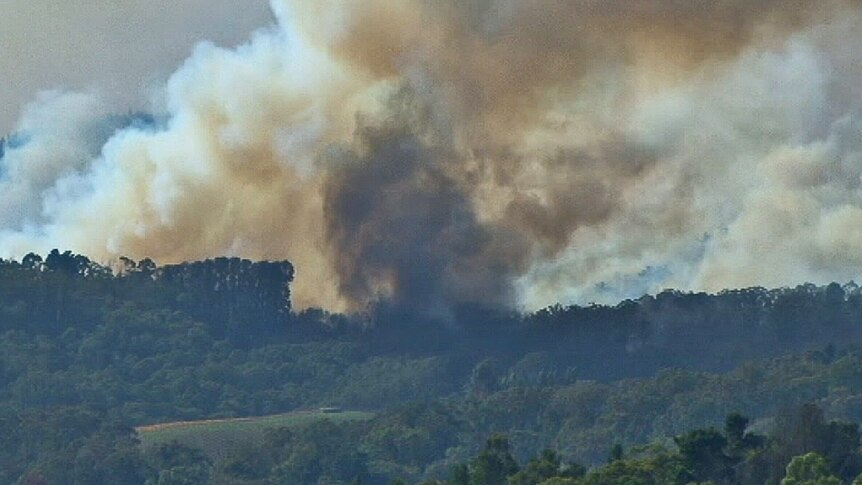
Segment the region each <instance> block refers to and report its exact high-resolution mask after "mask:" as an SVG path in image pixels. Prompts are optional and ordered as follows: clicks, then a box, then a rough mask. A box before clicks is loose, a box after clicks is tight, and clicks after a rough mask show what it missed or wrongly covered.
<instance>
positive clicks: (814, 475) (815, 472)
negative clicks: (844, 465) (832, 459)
mask: <svg viewBox="0 0 862 485" xmlns="http://www.w3.org/2000/svg"><path fill="white" fill-rule="evenodd" d="M841 483H842V482H841V479H840V478H838V477H836V476H835V475H832V474H831V473H830V472H829V465H828V464H827V463H826V459H825V458H823V456H822V455H820V454H818V453H814V452H812V453H807V454H805V455H800V456H796V457H794V458H793V459H792V460H790V464H789V465H787V474H786V475H785V477H784V479H783V480H781V485H841Z"/></svg>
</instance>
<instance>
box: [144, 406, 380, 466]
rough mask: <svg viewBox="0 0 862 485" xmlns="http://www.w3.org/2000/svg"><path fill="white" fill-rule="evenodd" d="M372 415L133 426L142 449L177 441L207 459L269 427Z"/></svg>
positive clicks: (283, 416)
mask: <svg viewBox="0 0 862 485" xmlns="http://www.w3.org/2000/svg"><path fill="white" fill-rule="evenodd" d="M373 416H374V413H370V412H364V411H342V412H339V413H323V412H320V411H297V412H293V413H286V414H273V415H270V416H259V417H252V418H231V419H210V420H202V421H177V422H172V423H161V424H153V425H148V426H140V427H138V428H136V429H137V431H138V434H139V436H140V439H141V446H143V447H144V448H149V447H152V446H156V445H159V444H161V443H170V442H171V441H177V442H178V443H181V444H183V445H186V446H191V447H194V448H199V449H201V450H202V451H203V452H204V453H206V454H207V456H209V457H210V458H211V459H213V460H219V459H221V458H223V457H224V456H225V455H226V454H227V453H230V451H231V450H233V449H236V448H238V447H241V446H244V445H246V444H248V443H253V442H255V441H258V440H260V439H261V438H262V437H263V433H264V431H265V430H267V429H270V428H291V427H298V426H303V425H307V424H310V423H313V422H315V421H320V420H324V419H326V420H330V421H332V422H334V423H339V422H346V421H357V420H367V419H371V418H372V417H373Z"/></svg>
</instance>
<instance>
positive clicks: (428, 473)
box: [0, 250, 862, 484]
mask: <svg viewBox="0 0 862 485" xmlns="http://www.w3.org/2000/svg"><path fill="white" fill-rule="evenodd" d="M293 274H294V273H293V267H292V266H291V264H290V263H289V262H286V261H282V262H251V261H247V260H242V259H237V258H218V259H213V260H209V261H203V262H197V263H184V264H179V265H171V266H158V265H156V264H155V263H154V262H152V261H149V260H143V261H138V262H136V261H132V260H128V259H120V260H118V261H117V262H116V264H112V265H101V264H97V263H95V262H93V261H91V260H89V259H88V258H86V257H84V256H81V255H77V254H73V253H71V252H60V251H56V250H55V251H52V252H51V253H49V254H48V255H46V256H45V257H41V256H38V255H35V254H31V255H28V256H27V257H25V258H23V259H22V260H21V261H0V436H4V441H3V446H2V447H0V483H14V482H16V481H20V480H24V478H26V477H35V478H33V480H36V479H37V478H38V476H44V477H46V478H45V479H46V480H47V483H64V484H65V483H138V482H134V481H118V480H119V479H118V478H116V475H112V473H115V472H113V471H110V470H108V469H104V470H103V471H102V472H99V473H103V475H100V476H103V478H98V477H95V478H94V477H90V478H87V479H84V478H80V479H79V478H75V480H78V481H77V482H76V481H75V480H72V479H71V478H69V477H70V476H69V475H64V473H71V471H73V470H75V469H76V468H75V467H79V468H81V470H86V469H88V467H90V465H86V463H91V462H87V461H86V459H85V458H86V457H87V456H90V457H94V458H92V460H95V461H98V462H99V463H103V464H108V463H119V462H123V463H126V462H128V463H132V462H134V463H138V464H139V465H140V466H141V467H142V468H140V469H139V470H149V471H146V472H144V471H141V472H140V474H139V475H135V476H138V477H144V476H146V477H149V478H147V479H150V480H155V479H156V478H154V477H157V476H161V475H159V473H161V472H160V471H159V470H164V469H166V468H165V467H167V466H168V465H164V466H163V465H158V464H154V463H156V462H153V461H152V460H154V459H155V458H152V457H147V456H143V455H141V456H138V455H136V453H144V455H146V453H145V452H144V451H141V450H137V445H135V436H134V433H132V432H130V431H129V430H130V429H132V428H131V427H132V426H137V425H142V424H151V423H158V422H163V421H173V420H193V419H205V418H219V417H238V416H255V415H265V414H272V413H280V412H287V411H292V410H297V409H308V408H316V407H319V406H329V405H334V406H342V407H345V408H348V409H367V410H373V411H377V412H378V416H377V418H375V419H373V420H371V421H370V422H368V423H352V424H349V425H346V424H345V425H343V426H342V425H339V426H338V427H336V428H337V431H336V430H334V429H332V427H330V428H325V429H324V431H321V430H317V431H314V433H311V431H310V432H309V433H311V434H308V435H305V434H303V432H299V433H298V434H297V432H292V434H282V435H281V436H280V438H278V437H276V436H275V435H273V436H272V437H271V439H273V440H275V439H281V440H283V443H286V444H282V445H277V442H268V443H269V445H271V446H272V447H273V449H275V450H282V451H281V452H280V453H283V454H282V455H268V454H266V453H264V452H263V451H260V452H255V453H254V454H253V455H252V456H250V457H249V456H247V457H245V458H242V456H238V457H235V459H234V458H231V460H234V461H236V462H237V463H239V464H237V465H236V466H234V467H231V466H230V462H231V461H230V460H226V459H216V458H214V457H204V458H206V460H209V462H210V464H209V465H207V466H209V467H210V468H208V469H209V470H210V472H208V473H213V475H211V476H213V477H216V476H218V477H227V476H230V477H233V478H230V480H233V481H232V482H231V481H223V482H219V483H263V482H260V480H271V479H272V476H273V475H272V474H273V473H275V472H274V471H273V470H274V469H275V468H278V469H279V470H280V471H279V472H278V473H281V474H282V475H281V476H283V477H288V476H289V477H293V478H291V480H293V481H290V480H289V481H287V482H284V483H317V482H318V481H320V480H323V481H321V482H320V483H330V482H326V481H325V480H328V479H329V478H327V477H330V478H332V477H337V480H342V481H345V482H348V483H349V482H350V481H351V480H354V479H355V478H357V477H359V476H362V477H365V478H362V479H363V480H365V481H366V482H368V483H374V484H377V483H387V481H389V480H391V479H395V478H398V477H401V478H403V479H405V480H407V481H408V482H411V483H415V482H420V481H423V480H428V479H449V478H451V477H450V476H449V474H450V473H451V470H452V469H453V467H454V466H456V465H457V464H459V463H461V464H469V463H470V462H471V457H474V456H476V455H477V454H479V453H480V452H481V449H482V446H483V443H484V442H485V440H486V439H487V437H488V436H490V435H492V434H493V433H495V432H503V433H506V435H507V437H508V439H507V443H508V445H509V447H510V452H511V453H512V455H513V456H514V459H515V461H516V462H517V463H521V464H524V463H527V461H528V460H529V459H530V457H531V456H533V455H535V454H536V453H537V452H538V451H540V450H542V449H544V448H551V449H555V450H557V453H558V454H559V456H560V457H561V459H562V460H563V461H564V462H573V463H580V464H582V465H584V466H585V467H587V468H588V469H593V468H594V467H596V466H597V465H599V464H601V463H603V462H605V460H606V458H607V453H608V450H610V449H612V448H613V446H614V445H615V444H620V445H621V446H622V447H623V448H624V449H625V450H629V452H628V453H627V454H626V457H627V459H629V458H631V459H633V458H634V456H633V455H631V453H630V450H632V449H633V448H634V447H637V446H640V445H643V444H645V443H650V442H654V443H656V442H657V443H660V444H663V445H664V446H665V447H666V448H667V449H675V448H673V447H674V446H675V445H674V444H673V441H672V437H674V436H680V435H682V434H684V433H685V432H686V431H687V430H691V429H697V428H703V427H709V426H715V427H719V428H720V427H721V425H722V421H723V419H724V416H725V415H726V414H727V413H728V412H729V411H731V410H738V411H740V412H742V413H744V414H746V415H747V416H751V417H752V419H753V426H754V428H755V429H757V430H758V432H759V433H765V432H766V431H767V430H768V429H771V426H772V424H773V418H775V416H778V415H780V414H781V413H782V412H783V411H782V410H783V409H784V408H785V407H787V406H799V405H802V404H804V403H808V402H814V403H816V404H817V405H818V406H819V407H820V408H821V409H823V410H824V412H825V413H826V416H827V418H828V419H842V420H846V421H849V422H860V421H862V350H860V346H859V345H858V343H859V342H860V338H859V337H860V331H862V322H860V321H859V316H860V315H862V292H860V289H859V288H858V287H856V286H855V285H852V284H851V285H844V286H840V285H837V284H832V285H828V286H825V287H815V286H813V285H802V286H799V287H797V288H792V289H778V290H766V289H761V288H752V289H745V290H735V291H726V292H722V293H719V294H716V295H707V294H689V293H680V292H672V291H668V292H664V293H661V294H659V295H656V296H651V297H644V298H641V299H639V300H632V301H626V302H623V303H620V304H619V305H615V306H612V307H611V306H597V305H595V306H587V307H565V308H564V307H553V308H548V309H545V310H542V311H539V312H536V313H532V314H528V315H520V314H517V313H513V312H511V311H509V310H506V309H499V308H476V307H461V308H453V309H452V312H451V314H452V317H451V319H449V320H446V321H445V322H435V321H429V320H427V319H425V318H423V317H421V316H417V315H415V314H413V313H411V312H410V309H409V308H404V307H403V306H402V305H398V304H397V302H381V303H380V304H378V305H377V306H375V307H373V308H369V309H368V311H367V312H364V313H362V314H358V315H337V314H330V313H327V312H325V311H322V310H306V311H302V312H296V311H293V309H292V308H291V306H290V299H289V298H290V284H291V282H292V280H293ZM776 419H777V418H776ZM60 422H63V423H67V425H66V426H67V427H66V428H63V429H65V430H66V431H63V430H61V429H60V428H57V429H58V431H57V432H56V433H54V432H52V431H51V429H53V428H54V425H53V424H52V425H50V426H49V425H48V424H46V423H60ZM39 426H42V427H41V428H39ZM57 426H59V424H57ZM319 426H324V425H319ZM315 429H316V428H315ZM67 432H68V433H70V434H64V433H67ZM76 433H77V434H76ZM315 433H316V434H315ZM325 436H335V437H338V438H337V439H336V438H333V439H331V440H326V439H324V438H325ZM725 438H726V436H725ZM317 440H323V441H317ZM242 448H243V449H245V450H249V449H254V450H258V448H257V447H249V446H243V447H242ZM342 449H343V450H345V451H344V453H348V452H349V453H352V454H351V455H350V456H351V457H352V458H350V459H349V460H346V461H339V462H331V461H327V460H328V458H326V457H327V456H330V455H333V456H335V455H339V454H340V453H341V451H338V450H342ZM135 450H137V451H135ZM334 450H335V451H334ZM177 452H178V453H180V452H181V453H190V452H188V450H180V451H177ZM238 453H239V452H238ZM267 453H268V452H267ZM798 454H801V452H800V453H798ZM196 456H197V455H196ZM267 456H268V457H269V458H266V459H265V460H264V458H263V457H267ZM794 456H796V455H794ZM824 456H825V457H826V459H827V461H828V460H830V459H831V458H829V456H830V455H829V453H825V454H824ZM199 458H200V457H199ZM222 458H223V457H222ZM251 458H255V459H258V458H259V459H261V460H263V461H262V462H261V463H262V464H260V466H259V467H257V468H254V470H257V471H256V472H254V473H256V475H254V476H252V475H249V476H246V477H245V478H243V476H242V473H241V472H240V471H239V470H242V469H243V467H245V466H246V465H243V464H242V463H244V462H245V461H246V460H248V459H251ZM785 458H787V461H788V463H789V460H790V458H791V457H785ZM78 460H84V461H80V462H79V461H78ZM129 460H131V461H129ZM164 460H168V461H170V459H168V458H164ZM206 460H204V461H206ZM776 460H777V459H776ZM778 461H780V460H777V461H776V463H777V462H778ZM286 463H287V464H286ZM829 463H831V462H829ZM341 464H345V465H344V466H345V467H346V468H343V469H342V468H339V467H340V466H341ZM786 465H787V463H783V464H782V465H781V467H784V466H786ZM99 466H103V465H99ZM104 466H107V465H104ZM136 466H137V465H136ZM200 466H203V465H200ZM200 466H198V465H195V467H198V468H200ZM617 466H620V465H617ZM776 466H777V465H776ZM734 467H736V465H734ZM97 468H98V467H97ZM168 468H171V467H168ZM193 468H194V467H193ZM198 468H195V470H198ZM204 468H206V467H204ZM468 468H469V466H468ZM99 469H101V468H99ZM226 470H234V472H230V473H233V474H232V475H231V474H230V473H228V471H226ZM261 470H264V471H261ZM782 470H783V468H782ZM198 471H200V470H198ZM82 473H83V472H82ZM135 473H138V472H135ZM148 473H149V474H150V475H147V474H148ZM151 473H156V475H152V474H151ZM171 473H174V472H171ZM175 473H177V474H179V473H180V472H179V471H175ZM189 473H197V471H189ZM250 473H251V472H250ZM591 473H592V472H591ZM770 473H771V474H772V475H770V476H778V475H777V472H774V473H773V472H770ZM39 474H41V475H39ZM172 476H173V475H172ZM177 476H179V475H177ZM587 476H589V475H587ZM782 476H783V475H782ZM838 476H841V477H844V478H846V477H847V476H846V475H842V474H840V473H839V474H838ZM57 477H59V478H57ZM104 477H108V478H104ZM296 477H300V478H296ZM562 478H566V477H562ZM562 478H561V479H562ZM568 478H574V477H568ZM578 479H581V478H578ZM28 480H29V479H28ZM164 480H168V479H167V478H164ZM225 480H228V479H227V478H225ZM255 480H257V481H255ZM285 480H287V478H285ZM333 480H335V479H333ZM22 483H25V482H22ZM27 483H41V482H38V481H36V482H27ZM161 483H173V482H161ZM177 483H180V482H177ZM192 483H194V482H192ZM335 483H339V482H338V481H336V482H335ZM632 483H638V482H632ZM644 483H652V482H649V481H647V482H644Z"/></svg>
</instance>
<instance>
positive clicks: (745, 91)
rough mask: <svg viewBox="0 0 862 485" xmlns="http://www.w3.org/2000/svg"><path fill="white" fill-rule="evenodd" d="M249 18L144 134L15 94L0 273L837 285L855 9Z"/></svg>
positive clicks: (708, 7) (374, 291)
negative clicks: (260, 271) (228, 261)
mask: <svg viewBox="0 0 862 485" xmlns="http://www.w3.org/2000/svg"><path fill="white" fill-rule="evenodd" d="M272 6H273V11H274V12H275V15H276V18H277V19H278V24H277V26H276V27H274V28H272V29H270V30H266V31H261V32H259V33H258V34H256V35H255V36H254V37H253V38H252V39H251V40H250V41H249V42H248V43H246V44H244V45H242V46H240V47H237V48H235V49H222V48H216V47H214V46H212V45H207V44H204V45H201V46H199V47H198V48H197V49H196V51H195V53H194V54H193V55H192V57H191V58H190V59H188V60H187V61H186V63H185V64H184V65H183V66H182V67H181V68H180V69H179V70H178V71H177V72H176V73H175V74H174V75H173V76H172V77H171V80H170V81H169V82H168V84H167V86H165V88H164V98H165V106H167V109H166V112H165V113H158V114H159V115H160V118H161V117H162V116H161V115H163V118H164V120H165V121H164V122H160V123H157V124H155V125H146V126H141V125H133V126H131V127H126V128H120V129H116V130H115V132H113V133H112V134H110V135H106V134H104V133H103V132H104V128H103V127H104V126H106V125H105V123H104V122H103V120H104V119H105V116H106V115H105V113H106V108H105V107H104V104H101V103H99V102H97V101H95V98H94V97H92V96H88V95H80V94H57V93H55V94H51V95H45V96H43V97H42V98H41V99H39V100H37V101H36V102H35V103H34V104H33V105H32V106H31V107H30V108H29V109H28V110H27V111H26V112H25V114H24V116H23V117H22V119H21V123H20V125H19V127H18V132H19V133H20V135H21V136H22V137H23V139H24V141H23V142H21V143H16V144H14V145H13V146H9V147H7V148H6V151H5V156H4V157H3V159H2V160H0V202H2V205H0V255H2V256H6V257H20V256H21V255H23V254H24V253H26V252H28V251H34V250H36V251H45V250H46V249H49V248H51V247H55V246H56V247H62V248H70V249H73V250H75V251H79V252H83V253H85V254H88V255H91V256H92V257H95V258H97V259H98V258H102V259H110V258H113V257H116V256H119V255H126V256H131V257H137V258H142V257H151V258H154V259H156V260H157V261H159V262H165V263H166V262H175V261H180V260H187V259H196V258H203V257H209V256H215V255H224V254H227V255H236V256H244V257H249V258H267V259H276V258H277V259H281V258H287V259H290V260H291V261H293V262H294V264H295V265H296V267H297V281H296V287H295V288H294V291H293V294H294V297H295V299H296V302H295V303H296V306H298V307H306V306H322V307H325V308H328V309H331V310H345V309H355V308H360V307H362V306H363V305H365V304H367V303H369V302H371V301H374V300H375V299H377V298H381V297H384V298H394V299H396V300H400V301H401V302H404V303H406V304H409V305H411V306H416V307H419V308H420V309H421V310H424V311H432V312H437V311H444V312H445V311H446V307H447V306H448V305H451V304H457V303H464V302H478V303H486V304H508V305H514V306H517V307H522V308H536V307H540V306H544V305H547V304H552V303H555V302H558V301H562V302H581V303H583V302H587V301H613V300H615V299H619V298H625V297H631V296H638V295H640V294H642V293H644V292H652V291H657V290H660V289H662V288H665V287H676V288H683V289H708V290H717V289H721V288H725V287H737V286H749V285H767V286H778V285H788V284H797V283H800V282H803V281H811V282H816V283H823V282H827V281H831V280H839V281H845V280H849V279H852V278H858V277H859V275H860V273H862V120H860V116H862V104H860V100H862V97H860V96H862V4H860V3H859V2H857V1H850V0H846V1H839V0H835V1H832V0H826V1H823V2H805V1H778V0H754V1H743V0H726V1H721V2H699V1H697V2H692V1H678V0H650V1H644V2H605V1H598V0H574V1H559V0H530V1H508V0H472V1H469V2H446V1H444V2H430V1H427V0H400V1H396V2H393V1H389V0H386V1H384V0H366V1H363V2H342V1H338V2H336V1H316V2H312V1H310V0H309V1H302V0H273V5H272ZM99 127H102V128H99ZM100 130H102V131H100ZM94 143H96V146H95V147H94V146H93V144H94Z"/></svg>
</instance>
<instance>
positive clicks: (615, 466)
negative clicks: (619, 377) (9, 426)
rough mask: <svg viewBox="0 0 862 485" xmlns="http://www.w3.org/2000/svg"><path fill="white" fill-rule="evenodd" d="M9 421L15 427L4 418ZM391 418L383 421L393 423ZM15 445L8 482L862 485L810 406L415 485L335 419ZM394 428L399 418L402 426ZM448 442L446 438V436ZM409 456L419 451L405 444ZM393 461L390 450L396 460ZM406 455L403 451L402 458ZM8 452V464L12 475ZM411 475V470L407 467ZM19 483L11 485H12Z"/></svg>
mask: <svg viewBox="0 0 862 485" xmlns="http://www.w3.org/2000/svg"><path fill="white" fill-rule="evenodd" d="M2 417H3V418H4V419H6V420H8V419H9V417H8V416H5V415H4V416H2ZM393 417H394V415H392V416H387V417H382V418H381V419H383V420H388V421H391V420H392V419H393ZM16 418H17V419H18V421H17V425H18V426H17V427H16V428H15V429H14V430H13V433H12V434H10V435H7V439H11V440H17V441H20V442H21V443H22V446H21V447H19V450H18V451H19V455H18V459H21V460H27V459H29V460H33V461H35V462H36V463H37V466H33V467H31V468H29V469H27V470H26V471H24V472H23V474H22V475H21V476H20V478H18V479H17V481H16V480H14V477H10V475H9V473H8V472H9V471H11V470H10V469H8V468H4V469H3V473H2V478H3V479H4V483H19V484H28V485H36V484H51V483H63V484H90V485H100V484H120V483H122V484H148V485H180V484H184V485H195V484H211V483H212V484H233V485H278V484H294V483H302V484H351V485H352V484H369V485H398V484H404V485H406V484H408V483H409V484H421V485H620V484H630V485H640V484H644V485H686V484H712V485H779V484H780V485H802V484H808V485H841V484H850V483H853V484H858V483H862V476H860V473H862V454H860V449H859V445H860V434H859V427H858V425H857V424H855V423H847V422H841V421H828V420H826V419H825V418H824V415H823V412H822V410H821V409H820V408H818V407H817V406H816V405H813V404H806V405H803V406H801V407H798V408H793V409H786V410H784V411H783V412H781V413H779V414H778V415H777V416H776V418H775V419H774V422H773V423H772V424H771V426H770V430H769V432H768V434H761V433H758V432H756V431H753V430H752V429H751V428H750V427H749V420H748V418H747V417H745V416H743V415H740V414H737V413H734V414H730V415H728V416H727V417H726V418H725V420H724V425H723V427H722V429H717V428H715V427H710V428H699V429H695V430H689V431H687V432H685V433H682V434H680V435H677V436H674V437H673V438H672V439H671V440H665V441H660V442H654V443H650V444H647V445H642V446H636V447H628V448H627V447H623V446H621V445H619V444H617V445H614V446H612V447H611V448H610V449H609V450H607V454H606V461H605V462H604V463H602V464H599V465H596V466H592V467H586V466H583V465H581V464H579V463H577V462H574V461H570V460H568V459H567V458H566V457H565V456H564V454H562V453H560V452H558V451H554V450H552V449H550V448H546V449H544V450H542V451H540V452H538V453H536V454H535V455H533V456H532V457H531V458H529V459H519V458H518V457H517V455H516V454H515V452H514V451H513V447H512V445H511V443H510V440H509V438H508V437H507V436H506V435H505V434H500V433H498V434H494V435H492V436H491V437H490V438H489V439H487V440H486V441H485V443H484V445H483V446H482V447H481V448H480V449H478V450H477V451H476V452H475V454H474V455H473V456H472V457H469V458H467V459H466V460H464V461H462V462H455V463H454V464H452V465H451V466H449V467H447V468H446V469H443V468H440V469H438V470H436V471H435V473H434V475H438V477H437V478H424V479H417V478H413V479H409V478H403V475H402V476H401V477H399V476H398V473H397V470H392V469H389V470H385V469H380V466H379V464H377V463H376V462H375V459H377V458H379V457H380V455H382V454H383V453H385V452H384V451H383V450H377V451H376V453H377V455H374V454H373V453H374V452H375V450H374V446H375V445H374V444H373V443H378V446H379V441H380V439H381V434H382V433H381V428H380V425H379V423H378V424H375V423H373V422H372V423H363V422H353V423H339V424H335V423H333V422H331V421H328V420H323V421H318V422H313V423H310V424H307V425H305V426H302V427H299V428H276V429H271V430H268V431H267V432H266V433H265V435H264V437H263V439H262V440H260V441H257V442H254V443H248V444H246V446H242V447H239V446H238V447H236V448H235V449H234V450H233V451H232V452H231V453H230V454H228V455H227V456H224V457H218V458H215V459H214V458H213V457H210V456H207V455H206V454H205V453H204V452H202V451H201V450H199V449H196V448H194V447H190V446H187V445H184V444H181V443H178V442H170V443H166V444H159V445H157V446H153V447H150V448H146V449H144V448H142V447H141V446H139V444H138V441H137V438H136V436H135V433H134V430H132V429H130V428H128V427H126V426H124V425H122V424H120V423H118V422H115V421H111V420H105V416H102V415H99V414H98V413H96V412H93V411H91V410H87V409H83V408H66V409H60V410H56V411H54V412H51V413H45V412H39V411H28V412H27V413H25V414H24V415H22V416H17V417H16ZM396 419H397V418H396ZM439 434H441V435H442V434H443V430H441V431H439ZM400 439H401V442H400V445H401V446H403V447H405V448H407V449H405V450H401V451H400V452H401V453H404V454H405V456H406V455H409V454H410V453H416V452H417V451H419V450H417V449H416V445H415V443H414V442H415V440H413V439H411V436H410V435H409V434H406V435H400ZM390 452H393V451H390ZM394 452H398V451H394ZM5 455H8V452H4V457H3V458H4V465H8V464H9V462H8V461H7V460H9V458H8V457H7V456H5ZM402 463H403V464H405V465H406V464H407V463H408V461H407V460H406V459H405V461H404V462H402ZM10 478H13V480H10Z"/></svg>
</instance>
